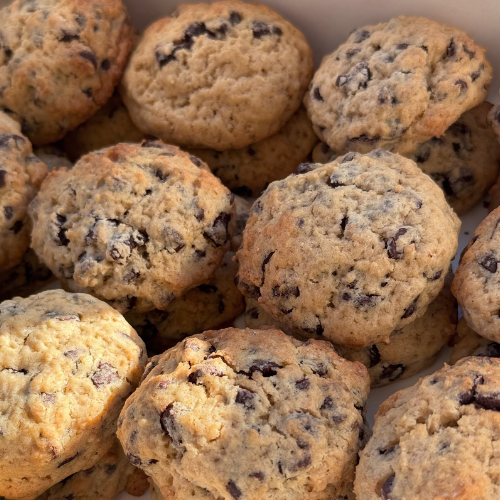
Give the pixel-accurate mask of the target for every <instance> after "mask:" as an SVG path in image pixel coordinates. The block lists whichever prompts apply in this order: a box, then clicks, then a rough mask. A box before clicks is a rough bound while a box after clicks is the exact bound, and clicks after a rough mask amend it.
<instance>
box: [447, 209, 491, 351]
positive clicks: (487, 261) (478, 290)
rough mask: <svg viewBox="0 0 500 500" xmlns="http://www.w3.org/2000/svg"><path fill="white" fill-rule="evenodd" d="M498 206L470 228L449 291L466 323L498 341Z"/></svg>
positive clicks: (484, 335)
mask: <svg viewBox="0 0 500 500" xmlns="http://www.w3.org/2000/svg"><path fill="white" fill-rule="evenodd" d="M499 249H500V208H496V209H495V210H493V211H492V212H491V213H490V214H489V215H488V216H487V217H486V218H485V219H484V220H483V222H481V224H479V226H478V227H477V229H476V230H475V231H474V234H473V236H472V238H471V239H470V241H469V243H468V245H467V247H466V248H465V249H464V251H463V253H462V259H461V261H460V264H459V266H458V269H457V272H456V273H455V279H454V280H453V284H452V288H451V290H452V292H453V294H454V295H455V297H456V298H457V300H458V305H459V306H460V308H461V310H462V314H463V316H464V318H465V319H466V321H467V324H468V325H469V326H470V327H471V328H472V329H473V330H474V331H475V332H477V333H478V334H479V335H481V336H482V337H486V338H488V339H490V340H493V341H495V342H500V266H499V265H498V264H499V263H500V250H499Z"/></svg>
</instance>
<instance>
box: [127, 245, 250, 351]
mask: <svg viewBox="0 0 500 500" xmlns="http://www.w3.org/2000/svg"><path fill="white" fill-rule="evenodd" d="M233 256H234V253H232V252H228V253H226V255H225V256H224V259H223V260H222V262H221V264H220V266H219V267H218V268H217V269H216V271H215V273H214V275H213V276H212V277H211V278H210V279H209V280H208V281H207V282H206V283H204V284H203V285H199V286H197V287H195V288H192V289H191V290H189V291H188V292H186V293H185V294H184V295H183V296H182V297H180V298H178V299H175V300H173V301H172V302H171V303H170V305H169V306H168V307H167V309H166V310H165V311H160V310H158V309H155V310H153V311H150V312H147V313H143V314H140V313H128V314H126V315H125V319H126V320H127V321H128V322H129V323H130V324H131V325H132V326H133V327H134V328H135V330H136V331H137V333H138V334H139V335H140V336H141V337H142V339H143V340H144V342H145V343H146V345H147V347H148V350H149V352H151V353H154V354H160V353H162V352H164V351H165V350H167V349H169V348H170V347H173V346H174V345H175V344H177V342H179V341H180V340H182V339H184V338H185V337H187V336H189V335H193V334H195V333H201V332H203V331H205V330H210V329H212V328H217V327H221V326H223V325H225V324H226V323H228V322H230V321H231V320H233V319H234V318H236V316H238V315H239V314H241V313H242V312H243V311H244V310H245V299H244V298H243V295H241V293H240V292H239V290H238V289H237V288H236V285H235V284H234V277H235V276H236V272H237V271H238V266H237V265H236V263H235V262H233V260H232V259H233Z"/></svg>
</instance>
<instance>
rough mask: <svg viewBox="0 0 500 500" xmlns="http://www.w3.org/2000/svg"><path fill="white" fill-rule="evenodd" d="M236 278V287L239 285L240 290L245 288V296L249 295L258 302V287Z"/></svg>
mask: <svg viewBox="0 0 500 500" xmlns="http://www.w3.org/2000/svg"><path fill="white" fill-rule="evenodd" d="M237 278H238V277H236V278H235V283H236V285H239V287H240V288H243V295H247V296H248V297H250V298H251V299H255V300H257V299H258V298H259V297H260V288H259V287H258V286H255V285H252V284H250V283H247V282H246V281H241V280H239V279H237Z"/></svg>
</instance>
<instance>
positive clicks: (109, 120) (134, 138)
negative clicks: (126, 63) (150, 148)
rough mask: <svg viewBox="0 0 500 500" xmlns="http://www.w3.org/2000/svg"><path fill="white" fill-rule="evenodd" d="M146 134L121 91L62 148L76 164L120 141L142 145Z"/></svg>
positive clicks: (71, 135)
mask: <svg viewBox="0 0 500 500" xmlns="http://www.w3.org/2000/svg"><path fill="white" fill-rule="evenodd" d="M144 138H145V135H144V134H143V133H142V132H141V131H140V130H139V129H138V128H137V127H136V126H135V125H134V124H133V122H132V120H131V119H130V115H129V114H128V111H127V108H126V107H125V106H124V104H123V102H122V99H121V97H120V95H119V93H118V92H115V93H114V94H113V96H112V97H111V99H110V100H109V101H108V102H107V103H106V104H105V105H104V106H103V107H102V108H101V109H99V111H97V113H95V114H94V115H92V116H91V117H90V118H89V119H88V120H87V121H86V122H84V123H82V124H81V125H80V126H79V127H78V128H76V129H75V130H73V131H71V132H69V133H67V134H66V135H65V136H64V139H63V140H62V146H63V148H64V151H65V152H66V154H67V155H68V157H69V158H70V159H71V160H72V161H77V160H78V159H79V158H80V157H81V156H83V155H85V154H87V153H90V152H91V151H96V150H98V149H102V148H105V147H107V146H113V145H115V144H118V143H120V142H141V141H142V140H143V139H144Z"/></svg>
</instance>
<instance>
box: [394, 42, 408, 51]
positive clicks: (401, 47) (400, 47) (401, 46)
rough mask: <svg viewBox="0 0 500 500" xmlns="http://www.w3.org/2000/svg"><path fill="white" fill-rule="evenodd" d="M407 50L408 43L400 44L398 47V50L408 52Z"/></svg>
mask: <svg viewBox="0 0 500 500" xmlns="http://www.w3.org/2000/svg"><path fill="white" fill-rule="evenodd" d="M407 48H408V44H407V43H399V44H398V45H396V50H406V49H407Z"/></svg>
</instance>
